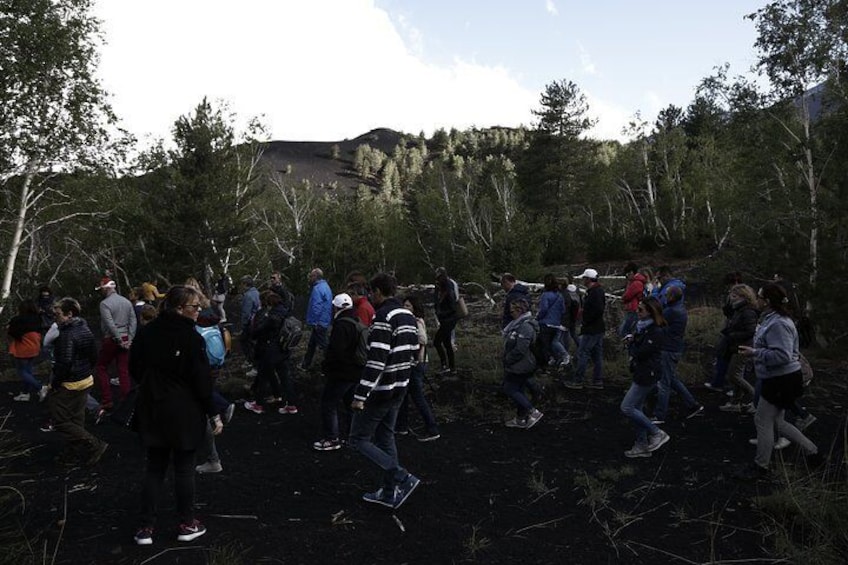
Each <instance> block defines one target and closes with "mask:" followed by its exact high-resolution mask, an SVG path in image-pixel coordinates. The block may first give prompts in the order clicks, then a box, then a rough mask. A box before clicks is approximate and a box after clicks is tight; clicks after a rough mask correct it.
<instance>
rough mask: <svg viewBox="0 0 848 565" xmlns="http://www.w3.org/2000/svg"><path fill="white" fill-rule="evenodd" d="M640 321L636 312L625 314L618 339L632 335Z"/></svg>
mask: <svg viewBox="0 0 848 565" xmlns="http://www.w3.org/2000/svg"><path fill="white" fill-rule="evenodd" d="M638 321H639V316H637V315H636V312H625V313H624V319H623V320H622V321H621V325H620V326H619V327H618V337H624V336H626V335H628V334H632V333H633V332H634V330H635V329H636V322H638Z"/></svg>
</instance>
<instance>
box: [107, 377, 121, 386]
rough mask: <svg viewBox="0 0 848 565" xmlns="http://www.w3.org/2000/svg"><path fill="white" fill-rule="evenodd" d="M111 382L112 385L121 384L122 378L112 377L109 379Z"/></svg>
mask: <svg viewBox="0 0 848 565" xmlns="http://www.w3.org/2000/svg"><path fill="white" fill-rule="evenodd" d="M109 384H110V385H112V386H121V379H119V378H118V377H112V378H111V379H109Z"/></svg>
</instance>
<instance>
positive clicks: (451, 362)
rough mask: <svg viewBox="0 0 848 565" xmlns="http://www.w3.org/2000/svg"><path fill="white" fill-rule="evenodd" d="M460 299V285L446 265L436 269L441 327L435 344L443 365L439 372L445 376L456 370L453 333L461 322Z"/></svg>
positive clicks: (437, 309) (436, 291)
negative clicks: (450, 274) (449, 272)
mask: <svg viewBox="0 0 848 565" xmlns="http://www.w3.org/2000/svg"><path fill="white" fill-rule="evenodd" d="M458 300H459V285H457V284H456V281H454V280H453V279H452V278H450V277H449V276H448V273H447V271H446V270H445V269H444V267H440V268H439V269H437V270H436V288H435V304H436V320H437V321H438V322H439V327H438V328H437V329H436V335H435V336H434V338H433V344H434V345H435V346H436V353H437V354H438V355H439V364H440V365H441V370H440V371H439V372H440V374H442V375H445V376H448V375H453V374H454V372H455V371H456V357H455V352H454V348H453V333H454V330H455V329H456V324H457V323H458V322H459V310H458V307H457V301H458Z"/></svg>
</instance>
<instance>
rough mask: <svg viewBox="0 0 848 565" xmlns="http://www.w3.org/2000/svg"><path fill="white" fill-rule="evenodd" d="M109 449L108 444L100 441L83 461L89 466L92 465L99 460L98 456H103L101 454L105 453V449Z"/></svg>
mask: <svg viewBox="0 0 848 565" xmlns="http://www.w3.org/2000/svg"><path fill="white" fill-rule="evenodd" d="M107 449H109V444H108V443H106V442H105V441H104V442H102V443H101V444H100V445H99V446H97V448H96V449H95V450H94V451H93V452H92V453H91V457H89V458H88V461H86V462H85V464H86V465H88V466H89V467H93V466H94V465H97V463H99V462H100V458H101V457H103V454H104V453H106V450H107Z"/></svg>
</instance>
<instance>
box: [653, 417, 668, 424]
mask: <svg viewBox="0 0 848 565" xmlns="http://www.w3.org/2000/svg"><path fill="white" fill-rule="evenodd" d="M651 423H652V424H653V425H655V426H662V425H663V424H665V420H663V419H662V418H657V417H656V416H652V417H651Z"/></svg>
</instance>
